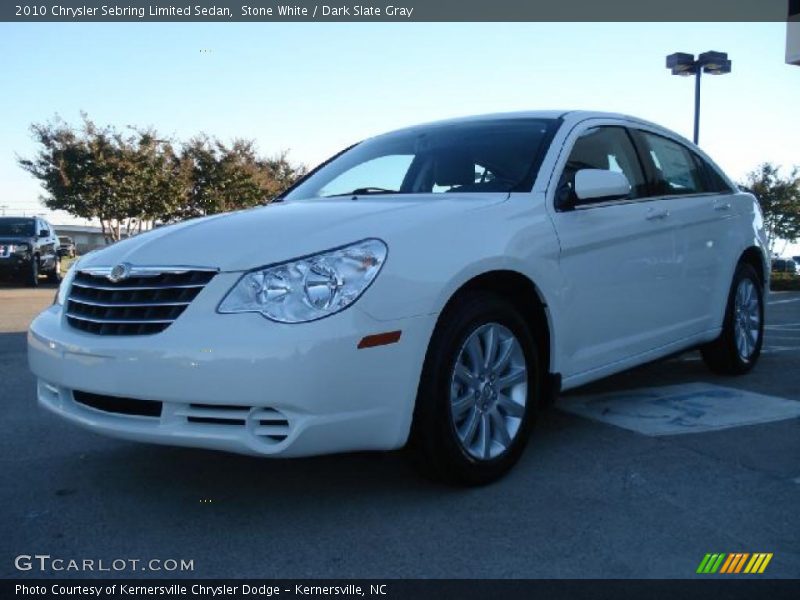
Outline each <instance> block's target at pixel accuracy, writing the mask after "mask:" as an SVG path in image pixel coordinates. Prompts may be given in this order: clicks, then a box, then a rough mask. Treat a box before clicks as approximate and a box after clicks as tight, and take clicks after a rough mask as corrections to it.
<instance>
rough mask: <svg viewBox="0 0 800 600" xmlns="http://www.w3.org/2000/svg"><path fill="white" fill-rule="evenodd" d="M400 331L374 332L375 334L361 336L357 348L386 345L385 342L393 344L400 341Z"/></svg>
mask: <svg viewBox="0 0 800 600" xmlns="http://www.w3.org/2000/svg"><path fill="white" fill-rule="evenodd" d="M402 333H403V332H402V331H387V332H386V333H376V334H375V335H368V336H366V337H363V338H361V341H360V342H358V349H359V350H361V349H362V348H374V347H375V346H386V345H387V344H395V343H397V342H399V341H400V335H401V334H402Z"/></svg>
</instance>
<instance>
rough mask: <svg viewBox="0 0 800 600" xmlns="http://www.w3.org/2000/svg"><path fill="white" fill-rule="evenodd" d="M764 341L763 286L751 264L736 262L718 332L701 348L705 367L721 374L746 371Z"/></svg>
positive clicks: (759, 351) (734, 373)
mask: <svg viewBox="0 0 800 600" xmlns="http://www.w3.org/2000/svg"><path fill="white" fill-rule="evenodd" d="M763 341H764V286H763V284H762V282H761V279H760V278H759V277H758V275H757V274H756V272H755V269H753V267H752V266H750V265H748V264H746V263H740V264H739V266H738V267H737V268H736V273H735V275H734V277H733V284H732V285H731V291H730V293H729V295H728V305H727V308H726V310H725V320H724V322H723V325H722V334H721V335H720V336H719V338H717V339H716V340H714V341H713V342H711V343H710V344H707V345H706V346H704V347H703V348H701V353H702V355H703V360H704V361H705V363H706V365H708V367H709V368H710V369H711V370H712V371H714V372H716V373H721V374H724V375H742V374H744V373H747V372H748V371H750V370H751V369H752V368H753V367H754V366H755V365H756V363H757V362H758V358H759V356H761V346H762V344H763Z"/></svg>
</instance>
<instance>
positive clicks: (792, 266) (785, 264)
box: [772, 258, 800, 275]
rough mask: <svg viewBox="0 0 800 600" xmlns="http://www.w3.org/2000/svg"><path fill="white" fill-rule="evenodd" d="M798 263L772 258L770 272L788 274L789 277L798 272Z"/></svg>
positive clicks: (786, 259)
mask: <svg viewBox="0 0 800 600" xmlns="http://www.w3.org/2000/svg"><path fill="white" fill-rule="evenodd" d="M798 264H800V263H798V262H795V261H794V260H793V259H791V258H773V259H772V271H773V272H774V273H789V274H791V275H796V274H797V272H798V268H797V266H798Z"/></svg>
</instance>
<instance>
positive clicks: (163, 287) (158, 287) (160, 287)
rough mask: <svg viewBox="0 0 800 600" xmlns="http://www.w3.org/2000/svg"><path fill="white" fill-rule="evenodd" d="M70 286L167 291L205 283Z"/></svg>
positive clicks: (78, 283) (80, 283) (116, 289)
mask: <svg viewBox="0 0 800 600" xmlns="http://www.w3.org/2000/svg"><path fill="white" fill-rule="evenodd" d="M72 285H74V286H77V287H81V288H88V289H92V290H107V291H115V292H116V291H120V290H168V289H194V288H204V287H205V286H206V284H205V283H202V284H196V285H137V286H125V285H105V286H104V285H95V284H91V285H88V284H85V283H82V282H80V281H73V282H72Z"/></svg>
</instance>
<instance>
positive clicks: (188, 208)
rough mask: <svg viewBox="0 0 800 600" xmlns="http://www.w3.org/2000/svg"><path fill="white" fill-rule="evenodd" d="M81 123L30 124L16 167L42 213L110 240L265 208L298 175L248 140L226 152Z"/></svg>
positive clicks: (146, 132)
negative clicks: (30, 147)
mask: <svg viewBox="0 0 800 600" xmlns="http://www.w3.org/2000/svg"><path fill="white" fill-rule="evenodd" d="M82 120H83V121H82V124H81V126H80V127H79V128H77V129H76V128H73V127H71V126H69V125H68V124H67V123H65V122H64V121H63V120H61V119H59V118H58V117H56V118H55V120H53V121H51V122H48V123H44V124H34V125H32V126H31V131H32V133H33V137H34V140H35V141H36V142H37V143H38V145H39V150H38V152H37V153H36V155H35V156H34V157H32V158H19V159H18V161H19V164H20V166H21V167H22V168H23V169H25V170H26V171H28V172H29V173H31V174H32V175H33V176H34V177H36V178H37V179H38V180H39V181H40V182H41V184H42V187H43V188H44V190H45V192H46V195H45V196H44V197H43V199H42V200H43V202H44V204H45V206H47V207H48V208H50V209H52V210H64V211H66V212H68V213H70V214H72V215H74V216H76V217H81V218H85V219H98V220H99V221H100V224H101V227H102V228H103V232H104V234H105V235H106V237H107V239H108V240H110V241H117V240H119V239H121V238H122V237H125V236H127V235H130V234H132V233H135V232H138V231H141V230H142V229H147V228H150V227H152V226H153V224H154V223H156V222H171V221H176V220H180V219H184V218H191V217H196V216H201V215H208V214H215V213H219V212H224V211H229V210H236V209H240V208H247V207H251V206H255V205H258V204H262V203H264V202H268V201H269V200H270V199H271V198H273V197H275V196H276V195H277V194H279V193H280V192H281V191H282V190H284V189H286V188H287V187H288V186H289V185H291V184H292V183H293V182H294V181H295V180H296V179H297V178H298V177H300V176H301V175H302V174H303V173H304V172H305V169H304V167H302V166H299V167H298V166H294V165H292V164H291V163H290V162H289V161H288V160H287V158H286V154H285V153H283V154H281V155H279V156H277V157H273V158H261V157H259V156H258V154H257V152H256V149H255V143H254V142H252V141H249V140H235V141H234V142H233V143H232V144H231V145H229V146H228V145H225V144H223V143H222V142H220V141H219V140H217V139H215V138H210V137H209V136H206V135H202V134H201V135H200V136H198V137H195V138H193V139H192V140H190V141H189V142H187V143H185V144H177V143H175V142H174V141H172V140H168V139H160V137H159V136H158V133H157V132H156V131H155V130H153V129H136V128H133V127H128V128H126V131H125V132H121V131H119V130H117V129H116V128H114V127H113V126H105V127H99V126H97V125H96V124H95V123H94V122H92V121H91V120H90V119H89V118H88V117H87V116H86V115H85V114H84V115H82ZM176 147H177V148H178V150H176Z"/></svg>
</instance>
